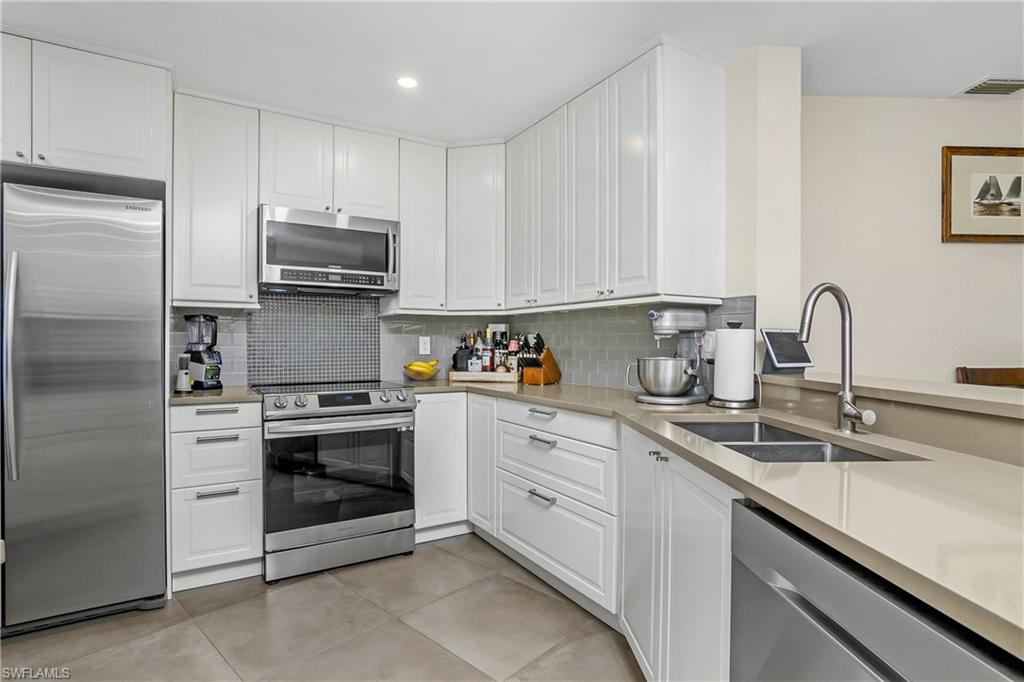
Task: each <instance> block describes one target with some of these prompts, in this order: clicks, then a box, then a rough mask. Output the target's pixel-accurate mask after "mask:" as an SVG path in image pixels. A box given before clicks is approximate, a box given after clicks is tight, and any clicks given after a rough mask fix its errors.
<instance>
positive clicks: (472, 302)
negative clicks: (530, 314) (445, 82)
mask: <svg viewBox="0 0 1024 682" xmlns="http://www.w3.org/2000/svg"><path fill="white" fill-rule="evenodd" d="M504 303H505V145H503V144H493V145H485V146H481V147H463V148H461V149H449V150H448V306H447V307H448V310H495V309H502V310H503V309H504V307H505V306H504Z"/></svg>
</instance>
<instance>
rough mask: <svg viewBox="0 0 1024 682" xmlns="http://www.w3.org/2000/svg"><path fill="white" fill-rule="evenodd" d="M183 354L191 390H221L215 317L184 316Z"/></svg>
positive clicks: (219, 358)
mask: <svg viewBox="0 0 1024 682" xmlns="http://www.w3.org/2000/svg"><path fill="white" fill-rule="evenodd" d="M185 335H186V342H187V345H186V346H185V352H186V353H188V355H189V373H190V374H191V376H192V388H194V389H198V390H207V389H211V388H223V384H221V382H220V367H221V365H222V364H223V361H222V360H221V357H220V351H219V350H215V349H214V347H215V346H216V345H217V316H216V315H186V316H185Z"/></svg>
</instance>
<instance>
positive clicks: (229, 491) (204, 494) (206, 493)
mask: <svg viewBox="0 0 1024 682" xmlns="http://www.w3.org/2000/svg"><path fill="white" fill-rule="evenodd" d="M239 492H240V490H239V488H238V486H235V487H234V488H226V489H224V490H201V491H199V492H197V493H196V499H197V500H205V499H208V498H210V497H227V496H228V495H237V494H238V493H239Z"/></svg>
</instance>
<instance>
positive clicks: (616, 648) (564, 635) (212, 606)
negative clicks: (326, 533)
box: [0, 535, 643, 681]
mask: <svg viewBox="0 0 1024 682" xmlns="http://www.w3.org/2000/svg"><path fill="white" fill-rule="evenodd" d="M0 659H2V663H3V666H4V667H5V668H6V667H22V666H25V667H30V668H39V667H51V666H54V667H59V666H64V665H66V666H68V668H70V674H71V679H72V680H109V681H113V680H133V681H134V680H174V681H177V680H238V679H242V680H424V681H426V680H431V681H433V680H492V679H494V680H506V679H513V680H642V679H643V676H642V674H641V672H640V670H639V668H637V665H636V662H635V661H634V659H633V657H632V654H630V652H629V647H628V646H627V644H626V642H625V640H624V639H623V638H622V636H621V635H619V634H618V633H616V632H615V631H614V630H611V629H609V628H608V627H607V626H605V625H604V624H603V623H601V622H600V621H598V620H595V619H594V618H593V617H591V616H590V614H588V613H587V612H586V611H584V610H582V609H580V608H579V607H578V606H576V605H575V604H573V603H572V602H570V601H569V600H567V599H565V598H564V597H562V596H561V595H560V594H558V593H557V592H555V591H554V590H552V589H551V588H550V587H548V586H547V585H546V584H545V583H543V582H541V581H540V580H538V579H537V578H536V577H534V576H533V575H532V574H531V573H529V572H528V571H526V570H524V569H523V568H521V567H520V566H519V565H517V564H516V563H514V562H513V561H512V560H510V559H509V558H508V557H506V556H504V555H503V554H501V553H500V552H498V551H496V550H495V549H494V548H492V547H491V546H490V545H488V544H487V543H486V542H484V541H483V540H481V539H480V538H478V537H476V536H475V535H463V536H459V537H455V538H448V539H447V540H439V541H437V542H433V543H429V544H424V545H419V546H418V547H417V548H416V553H415V554H413V555H412V556H409V557H404V556H403V557H393V558H390V559H384V560H381V561H374V562H369V563H366V564H359V565H356V566H347V567H344V568H339V569H335V570H333V571H327V572H324V573H315V574H312V575H309V576H302V577H299V578H293V579H290V580H282V581H281V582H279V583H277V584H276V585H266V584H264V582H263V580H262V579H261V578H250V579H246V580H237V581H234V582H230V583H224V584H221V585H212V586H210V587H203V588H199V589H195V590H188V591H185V592H179V593H176V594H175V598H174V600H172V601H171V602H170V603H169V604H168V605H167V606H166V607H165V608H163V609H160V610H159V611H150V612H146V613H143V612H132V613H125V614H120V615H116V616H109V617H106V618H101V619H96V620H93V621H88V622H84V623H77V624H74V625H67V626H64V627H61V628H56V629H53V630H47V631H43V632H38V633H33V634H29V635H22V636H20V637H13V638H9V639H5V640H3V641H2V643H0Z"/></svg>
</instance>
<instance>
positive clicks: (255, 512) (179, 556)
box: [171, 481, 263, 573]
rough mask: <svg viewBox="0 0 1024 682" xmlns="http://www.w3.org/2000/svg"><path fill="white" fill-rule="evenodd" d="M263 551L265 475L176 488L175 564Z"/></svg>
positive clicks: (184, 566)
mask: <svg viewBox="0 0 1024 682" xmlns="http://www.w3.org/2000/svg"><path fill="white" fill-rule="evenodd" d="M260 556H263V485H262V483H261V481H242V482H240V483H225V484H221V485H211V486H205V487H202V488H183V489H181V490H172V491H171V570H172V571H173V572H175V573H177V572H179V571H191V570H193V569H196V568H204V567H206V566H216V565H218V564H227V563H231V562H233V561H242V560H243V559H255V558H257V557H260Z"/></svg>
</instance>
